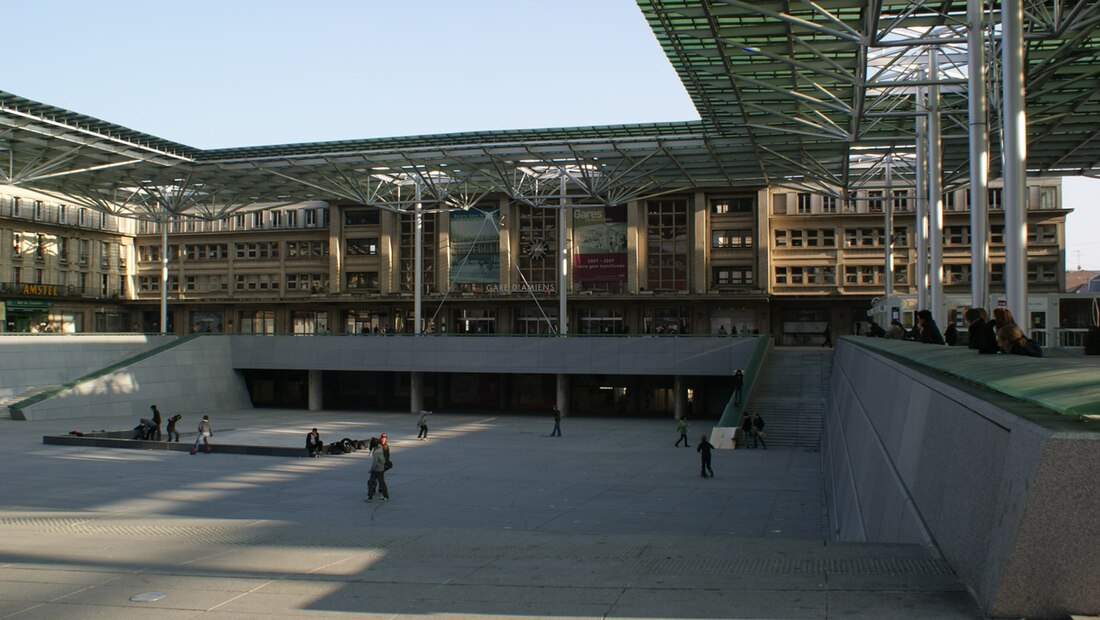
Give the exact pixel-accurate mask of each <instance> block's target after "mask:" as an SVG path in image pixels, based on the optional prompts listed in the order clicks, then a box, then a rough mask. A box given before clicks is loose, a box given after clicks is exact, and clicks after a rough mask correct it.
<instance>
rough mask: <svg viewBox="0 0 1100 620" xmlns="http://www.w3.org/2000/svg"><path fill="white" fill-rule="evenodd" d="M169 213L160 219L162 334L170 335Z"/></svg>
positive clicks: (165, 212) (162, 215)
mask: <svg viewBox="0 0 1100 620" xmlns="http://www.w3.org/2000/svg"><path fill="white" fill-rule="evenodd" d="M168 220H169V216H168V212H167V211H164V212H162V214H161V219H160V334H161V335H162V336H163V335H165V334H167V333H168Z"/></svg>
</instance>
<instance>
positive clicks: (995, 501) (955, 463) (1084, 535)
mask: <svg viewBox="0 0 1100 620" xmlns="http://www.w3.org/2000/svg"><path fill="white" fill-rule="evenodd" d="M960 353H963V352H962V351H960ZM995 361H996V360H990V362H991V363H995ZM975 391H976V392H977V390H975ZM981 395H982V397H981V398H979V397H978V396H976V395H974V394H971V393H968V391H966V389H965V386H962V387H955V386H954V385H952V384H949V383H948V382H945V381H942V380H940V379H937V378H936V377H934V376H931V375H929V374H926V373H924V372H921V371H918V370H915V369H912V368H910V367H908V366H906V365H904V364H902V363H900V362H897V361H894V360H892V359H890V358H888V357H886V356H883V355H881V354H879V353H875V352H872V351H869V350H866V349H864V348H861V347H859V346H858V345H853V344H851V343H847V342H843V341H841V342H840V343H838V347H837V350H836V354H835V357H834V366H833V373H832V382H831V389H830V393H829V398H828V409H827V412H826V419H825V435H824V437H823V445H822V451H823V459H824V467H825V473H826V494H827V496H828V502H829V514H830V521H831V523H830V525H831V527H832V529H833V531H834V533H835V534H836V536H837V537H838V538H839V539H841V540H845V541H867V542H904V543H923V544H928V545H934V546H935V547H937V548H938V549H939V550H940V551H941V553H942V554H943V556H944V558H945V559H946V560H947V561H948V562H949V563H950V564H951V566H952V567H953V568H954V569H955V571H956V572H957V573H958V575H959V577H960V578H961V579H962V580H963V582H964V583H966V584H967V585H968V586H969V587H970V588H972V589H973V591H974V592H975V594H976V596H977V598H978V601H979V603H980V604H981V605H982V606H983V608H984V609H985V611H986V613H988V614H990V615H992V616H996V617H1001V616H1029V617H1052V616H1059V615H1061V616H1064V615H1066V614H1068V613H1098V612H1100V587H1097V584H1100V553H1097V551H1096V550H1097V549H1100V519H1097V518H1096V515H1097V514H1100V485H1098V484H1097V483H1096V476H1097V472H1100V437H1098V436H1097V435H1096V434H1094V433H1085V432H1058V433H1056V432H1054V431H1052V430H1049V429H1048V428H1045V427H1043V426H1040V425H1038V424H1035V423H1032V422H1029V421H1027V420H1025V419H1023V418H1021V417H1019V416H1018V415H1016V414H1014V413H1009V412H1007V411H1005V410H1004V409H1002V408H1000V407H998V406H996V405H994V404H992V403H991V402H989V401H987V400H984V398H985V396H986V394H985V393H984V392H981Z"/></svg>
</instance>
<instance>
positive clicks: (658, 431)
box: [0, 407, 981, 620]
mask: <svg viewBox="0 0 1100 620" xmlns="http://www.w3.org/2000/svg"><path fill="white" fill-rule="evenodd" d="M162 409H164V410H165V411H166V412H168V411H170V408H169V407H162ZM212 418H213V423H214V428H215V431H216V435H215V439H218V440H222V441H225V442H233V443H245V444H247V443H262V444H264V445H276V446H277V445H286V446H297V445H299V444H300V443H301V441H302V439H303V438H304V435H305V433H306V431H308V429H309V428H312V427H314V426H316V427H318V428H319V429H320V431H321V434H322V437H323V438H324V439H325V441H332V440H336V439H340V438H343V437H345V436H347V437H353V438H364V437H369V436H371V435H377V434H379V433H381V432H387V433H389V435H390V439H391V443H392V445H393V453H392V455H393V460H394V462H395V464H396V466H395V468H394V469H393V470H391V471H390V472H389V473H388V474H387V481H388V482H389V483H390V486H391V495H392V497H393V499H392V500H391V501H389V502H382V501H380V500H376V501H375V502H373V503H370V504H367V503H364V502H363V501H362V499H363V495H364V487H365V482H366V477H367V471H368V464H369V459H368V457H367V455H366V454H364V453H356V454H351V455H344V456H339V457H333V458H320V459H283V458H277V457H263V456H243V455H232V454H218V453H217V452H216V451H215V453H214V454H210V455H206V454H199V455H195V456H191V455H188V454H186V453H178V452H166V451H148V452H143V451H135V450H114V449H102V448H84V447H68V446H64V447H63V446H43V445H41V444H40V443H36V440H37V441H40V438H41V436H42V435H43V434H46V433H65V432H68V430H73V429H79V427H80V426H82V425H83V426H86V427H87V428H88V429H93V428H109V427H112V426H117V425H120V424H121V425H123V426H125V424H126V422H127V421H126V420H121V419H120V420H102V419H97V420H75V421H74V420H66V421H64V422H61V423H58V422H53V423H50V422H48V421H40V422H33V421H32V422H14V421H0V467H4V468H5V470H6V471H8V472H12V474H11V478H10V480H9V482H8V484H7V485H6V492H5V495H4V497H3V499H2V500H0V601H2V603H0V618H9V617H10V618H19V619H24V618H51V619H56V618H112V619H117V618H149V617H151V616H153V615H155V617H157V618H216V619H217V620H227V619H231V618H250V619H256V618H272V617H280V618H330V617H331V618H337V617H339V618H346V617H356V618H359V617H362V618H374V617H378V618H383V617H384V618H423V617H425V616H428V615H432V616H435V617H442V618H464V617H467V618H489V617H492V618H507V617H522V618H528V619H532V618H555V619H561V618H823V619H824V618H842V617H843V618H852V617H854V618H886V619H890V618H981V614H980V613H979V612H978V610H977V607H976V605H975V604H974V602H973V600H972V599H971V598H970V596H969V594H967V593H966V592H965V591H964V589H963V588H962V586H961V585H960V584H959V582H958V580H957V579H955V578H954V575H953V574H951V571H950V569H949V568H948V567H947V565H946V564H945V563H944V562H942V560H940V559H938V558H936V557H935V556H934V555H932V554H931V553H930V552H929V551H928V550H927V549H923V548H920V547H916V546H908V545H856V544H851V543H837V542H833V541H831V540H829V536H828V532H827V530H826V525H825V524H826V519H825V513H824V508H823V505H824V502H823V496H824V491H823V489H822V482H821V480H820V456H819V455H818V454H817V453H809V452H800V451H794V450H767V451H765V450H739V451H725V452H717V453H715V461H714V468H715V472H716V473H717V474H718V476H717V477H716V478H713V479H703V478H700V477H699V475H698V466H699V461H698V454H697V453H696V452H695V450H694V449H691V450H686V449H683V448H674V447H672V443H673V442H674V441H675V439H676V434H675V424H674V423H672V422H671V421H660V420H632V419H598V418H577V419H572V418H568V419H566V420H565V422H564V423H563V431H564V432H565V436H564V437H563V438H560V439H559V438H549V437H545V436H544V435H545V434H546V433H547V432H548V431H549V429H550V427H551V426H552V423H551V424H547V422H550V420H549V419H548V417H547V416H539V417H534V416H498V415H472V414H471V415H448V414H441V413H437V414H436V415H435V416H433V419H432V425H431V435H430V437H429V439H428V440H427V441H417V440H416V439H415V433H416V428H415V424H414V419H413V416H410V415H409V414H401V413H389V414H375V413H372V414H360V413H352V412H323V413H306V412H302V411H285V410H255V411H241V412H225V413H223V414H218V415H215V416H212ZM695 424H696V426H700V425H701V423H700V422H696V423H695ZM219 428H222V429H226V430H224V431H222V432H219V431H218V429H219ZM229 429H232V430H229ZM149 591H162V592H165V594H166V595H167V596H166V597H165V598H164V599H163V600H161V601H157V602H153V603H134V602H131V601H129V597H130V596H133V595H135V594H138V593H141V592H149ZM24 599H25V600H24Z"/></svg>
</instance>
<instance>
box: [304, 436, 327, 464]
mask: <svg viewBox="0 0 1100 620" xmlns="http://www.w3.org/2000/svg"><path fill="white" fill-rule="evenodd" d="M324 449H325V444H324V442H322V441H321V433H318V432H317V429H313V430H311V431H310V432H309V433H307V434H306V453H307V454H308V455H309V456H310V457H311V458H317V457H319V456H321V453H322V452H324Z"/></svg>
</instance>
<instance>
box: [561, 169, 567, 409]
mask: <svg viewBox="0 0 1100 620" xmlns="http://www.w3.org/2000/svg"><path fill="white" fill-rule="evenodd" d="M565 182H566V176H565V174H564V173H563V174H562V175H561V194H560V196H559V198H558V205H559V206H558V256H559V257H560V259H559V260H561V265H560V267H559V270H558V335H560V336H565V335H566V334H568V333H569V318H568V314H566V312H567V310H568V308H567V304H566V288H567V285H568V283H569V247H568V245H567V244H566V243H565V233H566V230H567V229H566V226H567V222H566V219H567V218H566V212H567V209H566V207H565V205H566V197H565V193H566V187H565ZM559 382H560V380H559ZM558 406H559V407H561V404H560V403H559V404H558ZM562 411H563V412H564V411H565V410H564V409H562Z"/></svg>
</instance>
